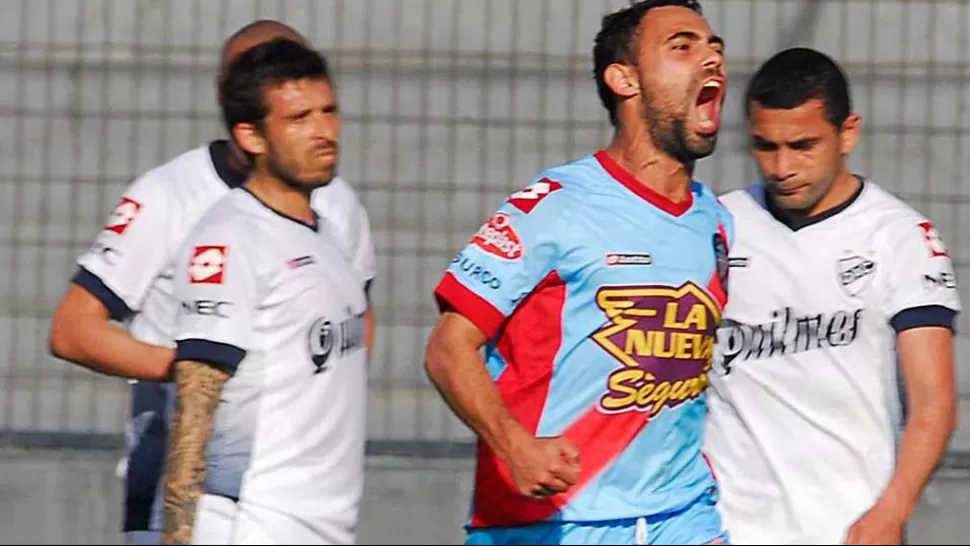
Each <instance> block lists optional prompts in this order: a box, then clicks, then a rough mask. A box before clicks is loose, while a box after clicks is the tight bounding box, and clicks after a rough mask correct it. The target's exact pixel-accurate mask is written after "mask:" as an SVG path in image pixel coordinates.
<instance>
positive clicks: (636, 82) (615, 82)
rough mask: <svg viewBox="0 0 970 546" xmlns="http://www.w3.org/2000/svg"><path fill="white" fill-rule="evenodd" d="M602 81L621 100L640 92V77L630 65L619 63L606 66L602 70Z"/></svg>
mask: <svg viewBox="0 0 970 546" xmlns="http://www.w3.org/2000/svg"><path fill="white" fill-rule="evenodd" d="M603 81H605V82H606V85H607V86H609V88H610V90H612V91H613V94H614V95H616V96H617V97H619V98H620V99H621V100H622V99H628V98H630V97H633V96H635V95H638V94H640V79H639V78H637V72H636V70H634V68H633V67H632V66H629V65H625V64H620V63H613V64H611V65H609V66H607V67H606V70H605V71H604V72H603Z"/></svg>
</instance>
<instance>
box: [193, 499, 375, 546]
mask: <svg viewBox="0 0 970 546" xmlns="http://www.w3.org/2000/svg"><path fill="white" fill-rule="evenodd" d="M355 539H356V536H355V533H354V530H353V529H345V528H338V527H335V526H330V527H326V528H322V527H321V526H320V525H319V524H318V523H317V522H314V525H313V526H312V527H311V526H310V525H307V524H306V523H305V522H302V521H300V520H299V519H297V518H294V517H292V516H289V515H287V514H281V513H279V512H276V511H273V510H267V509H264V508H262V507H256V506H253V505H251V504H250V505H245V504H243V503H238V502H236V501H234V500H232V499H229V498H226V497H221V496H216V495H202V497H201V498H200V499H199V504H198V506H197V508H196V516H195V528H194V530H193V533H192V544H353V543H354V541H355Z"/></svg>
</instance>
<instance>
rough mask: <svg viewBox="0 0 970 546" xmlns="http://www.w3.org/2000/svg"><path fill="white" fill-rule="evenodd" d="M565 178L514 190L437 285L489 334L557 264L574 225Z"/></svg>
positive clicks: (442, 297)
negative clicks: (568, 224)
mask: <svg viewBox="0 0 970 546" xmlns="http://www.w3.org/2000/svg"><path fill="white" fill-rule="evenodd" d="M561 188H562V186H561V184H560V183H558V182H555V181H552V180H549V179H542V180H540V181H538V182H536V183H534V184H533V185H531V186H529V187H528V188H526V189H524V190H522V191H520V192H517V193H515V194H513V195H512V196H511V197H510V198H509V199H508V200H507V201H506V202H505V203H504V204H503V205H502V206H501V207H499V209H498V210H497V211H495V213H494V214H493V215H492V216H491V217H490V218H489V219H488V220H487V221H486V222H485V223H484V224H482V226H481V227H480V228H479V229H478V231H476V232H475V234H474V235H473V236H472V238H471V240H470V241H469V242H468V243H467V244H466V245H465V247H464V248H462V249H461V251H459V252H458V254H457V255H456V256H455V257H454V258H453V259H452V261H451V264H450V265H449V266H448V269H447V270H446V272H445V274H444V276H443V277H442V278H441V280H440V281H439V283H438V285H437V287H436V288H435V290H434V295H435V299H436V301H437V302H438V306H439V308H443V307H445V306H449V307H451V308H453V309H455V310H456V311H457V312H459V313H461V314H462V315H463V316H465V317H466V318H468V319H469V320H470V321H471V322H472V323H474V324H475V325H476V326H477V327H478V328H479V329H480V330H481V331H482V332H483V333H484V334H485V335H486V336H488V337H489V338H492V337H494V335H495V334H496V332H497V331H498V330H499V328H500V327H501V326H502V324H503V323H504V322H505V320H506V319H507V318H508V317H509V316H510V315H511V314H512V313H513V311H514V310H515V308H516V306H517V305H518V304H519V303H520V302H521V301H522V300H523V298H525V297H526V296H527V295H529V294H530V293H531V292H532V291H533V290H535V289H536V287H537V286H539V285H540V283H542V282H543V281H544V280H545V279H546V277H547V276H548V275H550V274H551V273H552V272H553V271H555V268H556V260H557V258H558V256H559V255H560V253H561V249H562V247H563V242H562V237H563V234H564V233H566V232H567V231H568V230H564V229H559V228H558V226H560V225H562V224H563V222H565V220H564V212H565V206H564V205H565V197H564V196H563V195H562V194H563V193H564V192H563V191H562V189H561Z"/></svg>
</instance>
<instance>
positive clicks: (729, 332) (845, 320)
mask: <svg viewBox="0 0 970 546" xmlns="http://www.w3.org/2000/svg"><path fill="white" fill-rule="evenodd" d="M862 315H863V310H862V309H855V310H851V311H846V310H839V311H836V312H834V313H817V314H814V315H796V314H795V312H794V310H793V309H792V308H790V307H786V308H783V309H777V310H775V311H772V312H771V321H770V322H768V323H765V324H755V325H751V324H743V323H741V322H737V321H735V320H731V319H724V321H723V322H722V323H721V327H720V328H719V329H718V331H717V346H716V349H715V351H714V362H715V370H716V371H717V372H718V373H720V374H722V375H727V374H728V373H730V372H731V366H732V363H733V362H734V361H735V360H742V361H743V360H757V359H761V358H769V357H773V356H785V355H792V354H796V353H802V352H806V351H814V350H817V349H824V348H830V347H845V346H847V345H851V344H852V342H854V341H855V340H856V339H857V338H858V337H859V330H860V329H861V328H862Z"/></svg>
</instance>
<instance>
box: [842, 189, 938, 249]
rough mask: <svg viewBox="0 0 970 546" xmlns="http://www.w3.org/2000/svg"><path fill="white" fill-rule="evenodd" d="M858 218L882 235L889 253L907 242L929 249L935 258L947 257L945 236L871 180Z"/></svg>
mask: <svg viewBox="0 0 970 546" xmlns="http://www.w3.org/2000/svg"><path fill="white" fill-rule="evenodd" d="M856 213H857V215H859V216H861V217H864V218H866V220H867V226H868V228H869V229H871V230H872V231H873V232H875V233H878V234H879V239H880V240H881V242H882V244H883V246H884V247H885V249H886V250H887V251H888V252H891V253H895V252H896V250H897V249H898V248H900V247H901V245H902V244H904V243H906V242H907V241H909V242H911V243H914V244H915V243H919V244H918V245H915V246H923V245H925V246H926V249H927V251H928V252H929V253H930V255H931V256H932V257H936V256H947V255H948V253H947V250H946V246H945V245H944V243H943V236H942V235H941V233H940V232H939V230H938V229H937V227H936V225H935V224H934V223H933V221H932V220H930V219H929V218H927V216H926V215H924V214H923V213H921V212H919V211H918V210H916V208H915V207H913V206H912V205H910V204H909V203H906V202H905V201H903V200H902V199H900V198H899V197H897V196H895V195H893V194H892V193H890V192H888V191H886V190H885V189H883V188H882V187H881V186H879V185H878V184H876V183H875V182H873V181H871V180H866V187H865V190H864V192H863V194H862V195H861V196H860V199H859V202H858V203H857V209H856Z"/></svg>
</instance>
